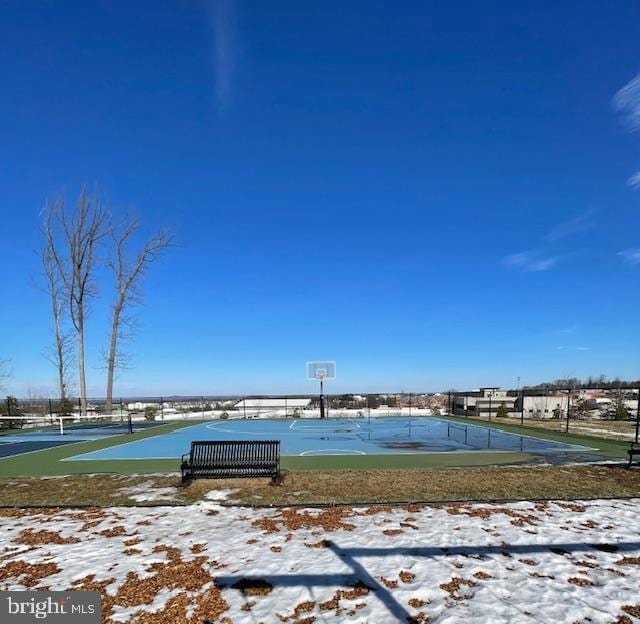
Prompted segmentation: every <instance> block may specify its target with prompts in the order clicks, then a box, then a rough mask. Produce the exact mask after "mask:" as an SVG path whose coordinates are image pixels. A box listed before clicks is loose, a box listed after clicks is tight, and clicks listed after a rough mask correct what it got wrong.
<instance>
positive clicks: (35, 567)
mask: <svg viewBox="0 0 640 624" xmlns="http://www.w3.org/2000/svg"><path fill="white" fill-rule="evenodd" d="M60 571H61V570H60V568H59V567H58V566H57V564H55V563H27V562H26V561H23V560H22V559H19V560H18V561H10V562H9V563H6V564H5V565H3V566H2V567H1V568H0V581H6V580H8V579H15V580H16V581H18V582H19V583H20V584H21V585H24V586H25V587H34V586H35V585H37V584H38V583H39V582H40V581H41V580H42V579H43V578H47V577H48V576H51V575H53V574H57V573H58V572H60Z"/></svg>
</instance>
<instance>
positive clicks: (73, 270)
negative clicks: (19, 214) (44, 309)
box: [50, 188, 108, 415]
mask: <svg viewBox="0 0 640 624" xmlns="http://www.w3.org/2000/svg"><path fill="white" fill-rule="evenodd" d="M50 209H51V212H52V220H53V221H55V225H56V229H57V230H58V231H59V235H60V240H56V238H55V237H54V238H53V242H54V244H53V245H52V246H51V252H52V258H53V261H54V262H55V266H56V267H57V269H58V274H59V276H60V279H61V280H62V283H63V284H64V291H65V293H66V296H67V304H68V307H69V317H70V318H71V323H72V325H73V328H74V330H75V333H76V355H77V359H78V383H79V391H80V410H81V413H82V414H83V415H84V414H86V413H87V381H86V376H85V354H84V344H85V322H86V319H87V316H88V313H89V308H88V306H89V302H90V301H91V299H92V298H94V297H95V296H96V285H95V280H94V273H95V268H96V261H97V258H96V252H97V247H98V245H99V243H100V240H101V239H102V238H103V237H104V236H105V235H106V233H107V222H108V212H107V210H106V209H105V208H104V206H103V205H102V204H101V202H100V200H99V199H98V198H97V197H90V196H89V194H88V193H87V190H86V188H83V189H82V191H81V192H80V196H79V197H78V201H77V204H76V209H75V211H74V212H73V214H72V215H71V216H69V215H68V214H67V210H66V208H65V202H64V197H62V196H60V197H59V198H58V199H57V200H55V201H54V202H53V203H52V204H51V207H50Z"/></svg>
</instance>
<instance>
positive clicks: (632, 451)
mask: <svg viewBox="0 0 640 624" xmlns="http://www.w3.org/2000/svg"><path fill="white" fill-rule="evenodd" d="M627 455H629V464H628V465H627V468H631V464H632V463H633V456H634V455H639V456H640V445H639V444H638V442H632V443H631V446H630V447H629V450H628V451H627ZM639 461H640V460H639Z"/></svg>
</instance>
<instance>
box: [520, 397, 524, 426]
mask: <svg viewBox="0 0 640 624" xmlns="http://www.w3.org/2000/svg"><path fill="white" fill-rule="evenodd" d="M521 399H522V404H521V405H520V425H524V388H523V389H522V390H521Z"/></svg>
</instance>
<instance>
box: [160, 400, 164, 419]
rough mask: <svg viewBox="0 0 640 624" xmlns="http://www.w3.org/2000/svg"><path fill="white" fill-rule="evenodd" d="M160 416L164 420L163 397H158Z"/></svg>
mask: <svg viewBox="0 0 640 624" xmlns="http://www.w3.org/2000/svg"><path fill="white" fill-rule="evenodd" d="M160 418H161V419H162V420H164V398H163V397H160Z"/></svg>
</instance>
